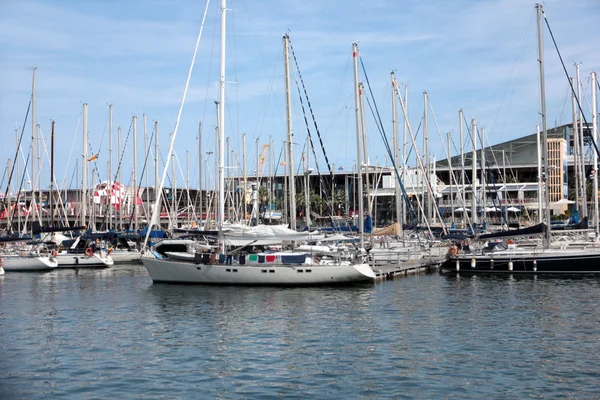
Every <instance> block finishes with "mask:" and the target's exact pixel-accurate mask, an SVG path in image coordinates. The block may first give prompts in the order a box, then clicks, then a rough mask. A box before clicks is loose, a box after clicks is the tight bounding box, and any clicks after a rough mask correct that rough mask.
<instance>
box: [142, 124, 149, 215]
mask: <svg viewBox="0 0 600 400" xmlns="http://www.w3.org/2000/svg"><path fill="white" fill-rule="evenodd" d="M142 116H143V120H144V152H143V153H142V154H144V166H146V165H148V162H147V159H146V154H148V128H147V126H146V114H143V115H142ZM142 173H143V174H144V178H145V180H146V184H145V188H144V193H145V194H146V203H148V175H149V174H148V168H144V170H143V171H142ZM147 205H148V206H149V204H147ZM149 209H150V207H148V210H149ZM147 215H148V213H147V212H146V207H144V216H146V218H148V217H147Z"/></svg>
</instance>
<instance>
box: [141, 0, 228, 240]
mask: <svg viewBox="0 0 600 400" xmlns="http://www.w3.org/2000/svg"><path fill="white" fill-rule="evenodd" d="M209 3H210V0H206V8H205V9H204V15H203V16H202V22H201V24H200V32H198V38H197V39H196V47H195V48H194V55H193V56H192V62H191V63H190V69H189V71H188V76H187V79H186V82H185V88H184V89H183V95H182V98H181V104H180V106H179V111H178V112H177V120H176V121H175V129H174V130H173V135H172V136H171V143H170V144H169V156H168V159H167V164H168V163H169V162H170V161H171V160H170V157H171V155H172V153H173V147H174V146H175V138H176V136H177V131H178V129H179V120H180V119H181V113H182V111H183V105H184V104H185V98H186V96H187V91H188V88H189V85H190V80H191V78H192V71H193V70H194V63H195V62H196V55H197V54H198V46H199V45H200V39H201V38H202V32H203V31H204V21H205V20H206V14H207V13H208V5H209ZM224 11H225V10H221V12H224ZM221 129H222V128H221ZM215 157H216V155H215ZM166 175H167V168H165V169H164V170H163V174H162V178H161V182H160V186H159V190H158V195H157V196H156V206H155V208H154V211H153V213H152V217H151V219H150V223H149V224H148V226H149V227H148V231H147V232H146V235H145V237H144V243H143V245H142V247H146V243H148V238H149V237H150V231H151V228H152V224H153V223H154V221H155V219H156V217H157V216H158V217H159V216H160V200H161V197H162V189H163V185H164V183H165V177H166ZM157 210H159V211H158V215H157ZM220 222H221V224H222V223H223V221H220Z"/></svg>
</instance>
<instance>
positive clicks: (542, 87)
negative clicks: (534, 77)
mask: <svg viewBox="0 0 600 400" xmlns="http://www.w3.org/2000/svg"><path fill="white" fill-rule="evenodd" d="M535 7H536V8H537V28H538V35H537V36H538V62H539V65H540V99H541V107H542V110H541V112H542V158H543V161H542V163H543V165H544V175H543V177H544V186H545V189H546V190H545V193H544V197H545V198H544V201H545V207H544V209H545V210H546V218H545V219H546V248H548V249H549V248H550V243H551V237H550V235H551V231H550V188H549V185H548V178H549V176H548V129H547V127H546V80H545V77H544V44H543V36H542V35H543V32H542V13H543V11H542V5H541V4H539V3H538V4H536V5H535Z"/></svg>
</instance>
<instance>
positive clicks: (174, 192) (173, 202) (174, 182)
mask: <svg viewBox="0 0 600 400" xmlns="http://www.w3.org/2000/svg"><path fill="white" fill-rule="evenodd" d="M171 142H173V134H172V133H171ZM171 186H172V187H171V224H172V226H173V228H178V226H177V174H176V173H175V149H174V148H173V149H171Z"/></svg>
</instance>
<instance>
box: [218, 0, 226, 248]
mask: <svg viewBox="0 0 600 400" xmlns="http://www.w3.org/2000/svg"><path fill="white" fill-rule="evenodd" d="M226 12H227V8H226V0H221V59H220V76H219V139H220V140H219V233H220V234H219V237H220V242H221V241H222V235H221V233H222V231H223V222H224V221H225V202H224V199H225V175H224V169H223V167H224V165H225V140H224V138H225V32H226V31H225V27H226V25H225V24H226ZM221 244H222V243H220V245H221ZM223 249H224V246H223Z"/></svg>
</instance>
